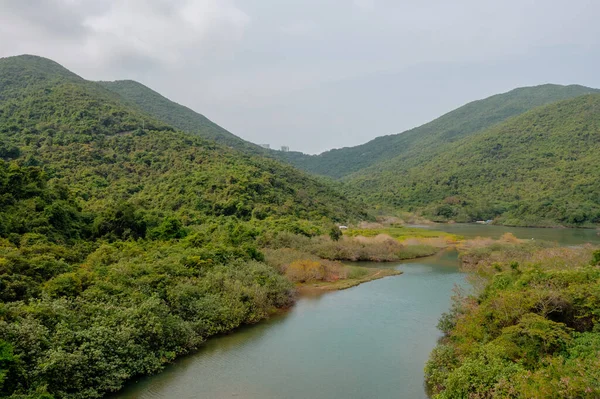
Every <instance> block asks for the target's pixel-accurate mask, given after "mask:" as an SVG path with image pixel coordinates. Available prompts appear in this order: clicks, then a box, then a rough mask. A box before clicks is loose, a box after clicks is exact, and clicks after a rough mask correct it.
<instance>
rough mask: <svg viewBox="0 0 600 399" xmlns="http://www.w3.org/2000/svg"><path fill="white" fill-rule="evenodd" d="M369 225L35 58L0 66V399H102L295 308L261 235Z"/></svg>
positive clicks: (331, 196) (314, 183)
mask: <svg viewBox="0 0 600 399" xmlns="http://www.w3.org/2000/svg"><path fill="white" fill-rule="evenodd" d="M363 217H367V215H366V214H365V212H364V210H363V207H362V206H360V205H358V204H355V203H352V202H350V201H348V200H347V199H346V198H345V197H343V196H342V195H341V194H340V193H339V192H338V191H337V190H336V189H335V188H333V187H332V186H330V185H327V184H324V183H323V182H321V181H320V180H317V179H314V178H311V177H309V176H307V175H306V174H304V173H303V172H299V171H297V170H295V169H294V168H292V167H291V166H288V165H283V164H281V163H279V162H277V161H274V160H272V159H267V158H263V157H259V156H254V155H250V154H245V153H241V152H238V151H236V150H234V149H230V148H227V147H225V146H221V145H220V144H218V143H216V142H214V141H207V140H205V139H203V138H201V137H199V136H197V135H190V134H186V133H182V132H178V131H176V130H175V129H174V128H173V127H171V126H169V125H168V124H166V123H165V122H164V121H160V120H159V119H157V118H155V117H153V116H151V115H149V114H148V113H146V112H145V111H143V110H141V109H140V108H138V106H137V105H135V104H132V103H131V102H128V101H126V100H124V99H122V98H121V97H120V96H119V95H118V94H116V93H114V92H111V91H109V90H107V89H105V88H103V87H102V86H100V85H99V84H97V83H93V82H88V81H86V80H84V79H82V78H80V77H78V76H76V75H74V74H72V73H70V72H69V71H67V70H66V69H64V68H62V67H61V66H60V65H58V64H56V63H54V62H52V61H49V60H45V59H43V58H39V57H34V56H21V57H12V58H6V59H0V397H11V398H13V399H17V398H19V399H24V398H40V399H41V398H44V399H49V398H56V399H57V398H98V397H101V396H103V395H104V394H105V393H106V392H108V391H115V390H117V389H119V388H120V387H121V386H122V385H123V383H124V382H125V381H126V380H128V379H130V378H132V377H134V376H137V375H142V374H147V373H152V372H156V371H158V370H160V369H161V368H162V367H163V366H164V364H166V363H168V362H169V361H171V360H172V359H174V358H175V357H176V356H177V355H179V354H182V353H186V352H189V351H190V350H193V349H194V348H196V347H197V346H198V345H199V344H200V343H201V342H203V341H204V340H205V339H206V338H207V337H209V336H211V335H213V334H217V333H220V332H225V331H229V330H231V329H233V328H235V327H238V326H240V325H242V324H245V323H254V322H257V321H258V320H261V319H263V318H264V317H266V316H267V315H268V314H269V313H270V312H271V311H273V309H275V308H281V307H286V306H289V305H290V304H291V303H292V301H293V298H294V291H293V288H292V286H291V284H290V282H289V281H288V280H287V279H286V278H285V277H284V276H282V275H281V274H280V273H279V272H278V271H277V270H276V269H274V268H273V267H270V266H268V265H267V264H265V263H264V262H263V261H264V255H263V253H262V252H261V251H260V249H259V241H260V238H261V237H264V236H266V235H267V234H269V235H272V234H276V233H277V232H279V231H283V232H289V233H293V234H298V235H303V236H313V235H317V234H325V233H326V232H327V231H328V229H330V228H331V226H332V225H333V224H334V222H344V223H347V222H348V221H351V220H352V219H361V218H363Z"/></svg>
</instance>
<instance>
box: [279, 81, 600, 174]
mask: <svg viewBox="0 0 600 399" xmlns="http://www.w3.org/2000/svg"><path fill="white" fill-rule="evenodd" d="M593 92H599V91H598V90H597V89H592V88H589V87H584V86H578V85H571V86H560V85H551V84H546V85H541V86H534V87H523V88H518V89H514V90H512V91H510V92H508V93H503V94H497V95H494V96H491V97H488V98H486V99H483V100H478V101H473V102H471V103H469V104H466V105H464V106H462V107H460V108H458V109H456V110H454V111H451V112H449V113H447V114H445V115H443V116H441V117H439V118H437V119H435V120H433V121H431V122H429V123H426V124H425V125H422V126H419V127H417V128H414V129H411V130H408V131H406V132H403V133H400V134H394V135H388V136H381V137H377V138H376V139H373V140H371V141H369V142H368V143H365V144H362V145H359V146H356V147H345V148H340V149H335V150H331V151H327V152H324V153H322V154H319V155H306V154H302V153H299V152H289V153H281V154H277V155H276V156H278V158H279V159H283V160H286V161H288V162H289V163H291V164H292V165H294V166H296V167H298V168H300V169H303V170H306V171H309V172H311V173H315V174H319V175H326V176H330V177H334V178H343V177H344V176H348V175H350V174H352V173H355V172H357V171H359V170H361V169H364V168H367V167H369V166H371V165H375V164H377V163H379V162H382V161H387V160H389V159H392V158H395V157H402V159H406V160H407V161H408V162H411V161H410V159H411V158H415V157H425V156H434V154H437V153H439V151H442V150H443V145H444V144H445V143H450V142H453V141H456V140H459V139H460V138H462V137H465V136H468V135H470V134H473V133H476V132H478V131H481V130H483V129H485V128H488V127H490V126H492V125H494V124H496V123H499V122H502V121H505V120H506V119H508V118H510V117H512V116H515V115H519V114H522V113H523V112H526V111H528V110H530V109H533V108H535V107H538V106H541V105H545V104H549V103H552V102H555V101H560V100H564V99H568V98H572V97H576V96H579V95H583V94H588V93H593Z"/></svg>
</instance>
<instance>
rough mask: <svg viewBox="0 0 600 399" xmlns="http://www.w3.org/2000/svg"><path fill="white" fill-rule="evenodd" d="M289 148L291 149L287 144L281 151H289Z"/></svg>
mask: <svg viewBox="0 0 600 399" xmlns="http://www.w3.org/2000/svg"><path fill="white" fill-rule="evenodd" d="M289 150H290V147H288V146H287V145H282V146H281V152H288V151H289Z"/></svg>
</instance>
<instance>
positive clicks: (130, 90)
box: [98, 80, 268, 155]
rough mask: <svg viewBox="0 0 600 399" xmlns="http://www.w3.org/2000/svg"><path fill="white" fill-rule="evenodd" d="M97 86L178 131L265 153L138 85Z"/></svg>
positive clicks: (130, 81)
mask: <svg viewBox="0 0 600 399" xmlns="http://www.w3.org/2000/svg"><path fill="white" fill-rule="evenodd" d="M98 83H99V84H100V85H102V86H103V87H105V88H107V89H108V90H111V91H113V92H115V93H117V94H119V95H120V96H121V97H122V98H124V99H125V100H127V101H130V102H132V103H133V104H136V105H137V106H138V107H140V108H141V109H142V110H144V111H146V112H147V113H148V114H150V115H152V116H154V117H155V118H157V119H160V120H161V121H163V122H165V123H167V124H168V125H169V126H173V127H175V128H177V129H180V130H181V131H184V132H188V133H193V134H197V135H199V136H201V137H203V138H206V139H210V140H214V141H216V142H218V143H221V144H224V145H227V146H230V147H232V148H235V149H237V150H240V151H244V152H249V153H253V154H262V155H265V154H267V153H268V151H266V150H264V149H263V148H262V147H260V146H258V145H256V144H252V143H250V142H247V141H245V140H242V139H241V138H239V137H237V136H236V135H234V134H232V133H230V132H228V131H227V130H225V129H223V128H222V127H221V126H219V125H217V124H216V123H214V122H212V121H211V120H209V119H208V118H207V117H205V116H204V115H201V114H199V113H197V112H195V111H193V110H191V109H189V108H187V107H185V106H183V105H180V104H177V103H175V102H173V101H171V100H169V99H167V98H165V97H163V96H162V95H160V94H159V93H157V92H155V91H154V90H152V89H150V88H148V87H146V86H144V85H143V84H141V83H138V82H135V81H132V80H119V81H116V82H98Z"/></svg>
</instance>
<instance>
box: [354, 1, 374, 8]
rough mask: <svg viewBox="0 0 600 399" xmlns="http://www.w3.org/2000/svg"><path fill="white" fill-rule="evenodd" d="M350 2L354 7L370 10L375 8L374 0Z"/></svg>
mask: <svg viewBox="0 0 600 399" xmlns="http://www.w3.org/2000/svg"><path fill="white" fill-rule="evenodd" d="M352 3H353V4H354V6H355V7H358V8H360V9H363V10H372V9H373V8H375V0H353V1H352Z"/></svg>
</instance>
